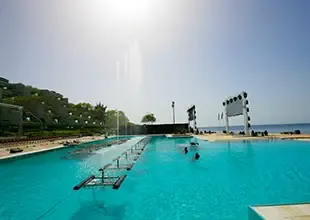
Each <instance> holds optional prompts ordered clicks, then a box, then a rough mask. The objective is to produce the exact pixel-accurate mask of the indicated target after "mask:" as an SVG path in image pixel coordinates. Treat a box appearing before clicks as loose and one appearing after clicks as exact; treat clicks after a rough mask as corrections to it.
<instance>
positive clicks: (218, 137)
mask: <svg viewBox="0 0 310 220" xmlns="http://www.w3.org/2000/svg"><path fill="white" fill-rule="evenodd" d="M194 137H196V138H199V139H201V140H206V141H242V140H270V139H280V140H285V139H293V140H302V141H310V134H292V135H289V134H269V135H268V136H264V137H261V136H260V137H252V136H242V135H226V134H202V135H194Z"/></svg>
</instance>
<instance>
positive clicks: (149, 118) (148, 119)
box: [141, 113, 156, 124]
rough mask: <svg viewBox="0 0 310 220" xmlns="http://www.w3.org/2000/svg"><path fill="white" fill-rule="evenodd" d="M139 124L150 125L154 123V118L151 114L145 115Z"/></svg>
mask: <svg viewBox="0 0 310 220" xmlns="http://www.w3.org/2000/svg"><path fill="white" fill-rule="evenodd" d="M141 122H142V123H150V124H152V123H154V122H156V117H155V115H154V114H153V113H149V114H146V115H144V116H143V118H142V120H141Z"/></svg>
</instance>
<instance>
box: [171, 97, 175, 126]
mask: <svg viewBox="0 0 310 220" xmlns="http://www.w3.org/2000/svg"><path fill="white" fill-rule="evenodd" d="M171 107H172V116H173V124H175V112H174V101H172V104H171Z"/></svg>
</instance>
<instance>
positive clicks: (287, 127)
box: [198, 123, 310, 134]
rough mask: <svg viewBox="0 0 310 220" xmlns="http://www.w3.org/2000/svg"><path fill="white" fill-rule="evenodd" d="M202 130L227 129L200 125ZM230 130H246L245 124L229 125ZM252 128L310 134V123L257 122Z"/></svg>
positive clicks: (223, 126) (255, 129) (273, 131)
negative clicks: (297, 131) (298, 131)
mask: <svg viewBox="0 0 310 220" xmlns="http://www.w3.org/2000/svg"><path fill="white" fill-rule="evenodd" d="M198 128H199V130H201V131H209V130H210V131H216V132H219V131H223V130H225V129H226V126H225V125H221V126H203V127H198ZM229 130H230V131H233V132H239V131H242V130H244V125H231V126H229ZM250 130H254V131H265V130H267V131H268V132H269V133H281V132H289V131H294V130H300V131H301V133H308V134H310V123H290V124H256V125H251V128H250Z"/></svg>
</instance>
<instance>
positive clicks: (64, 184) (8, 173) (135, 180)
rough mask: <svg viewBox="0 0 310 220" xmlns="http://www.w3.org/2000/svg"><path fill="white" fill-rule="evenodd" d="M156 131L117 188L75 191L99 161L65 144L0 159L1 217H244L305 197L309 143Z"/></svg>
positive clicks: (309, 183)
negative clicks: (254, 208)
mask: <svg viewBox="0 0 310 220" xmlns="http://www.w3.org/2000/svg"><path fill="white" fill-rule="evenodd" d="M190 140H191V139H184V138H169V139H168V138H153V139H152V141H151V142H150V144H149V145H148V146H147V148H146V150H145V151H144V153H143V154H142V155H141V156H140V158H139V160H138V162H137V163H136V165H135V166H134V168H133V169H132V170H131V171H129V172H127V174H128V176H127V178H126V179H125V181H124V183H123V184H122V186H121V188H120V189H119V190H112V189H111V188H106V189H102V188H99V189H82V190H80V191H77V192H76V191H72V187H73V186H74V185H75V184H76V183H77V182H78V181H79V180H81V179H83V178H85V177H87V176H88V175H89V174H91V173H92V172H95V171H96V170H98V167H99V166H100V165H101V164H102V163H103V161H102V159H101V158H97V159H96V156H94V157H93V158H91V159H87V160H85V159H84V160H61V159H60V157H61V155H63V154H64V153H66V152H67V151H68V150H69V149H63V150H59V151H55V152H51V153H46V154H42V155H39V156H34V157H30V158H26V159H22V160H17V161H13V162H10V163H5V164H0V178H1V182H0V216H1V219H36V218H38V217H39V216H40V215H41V214H42V213H44V212H45V211H47V210H48V209H49V208H51V207H52V206H53V205H54V204H56V203H57V202H59V201H60V200H62V199H64V198H66V199H65V200H64V201H62V203H61V204H59V205H58V206H57V207H56V208H54V209H52V211H51V212H49V213H48V214H47V215H45V216H44V218H43V219H74V220H77V219H99V218H100V219H111V220H112V219H113V220H119V219H124V220H133V219H167V220H170V219H171V220H172V219H241V220H243V219H244V220H245V219H247V207H248V205H262V204H279V203H297V202H298V203H299V202H309V201H310V172H309V170H310V160H309V159H308V158H309V155H310V143H309V142H302V141H273V142H270V141H258V142H230V143H228V142H212V143H209V142H205V141H199V143H200V145H199V147H198V149H196V150H198V151H199V153H200V155H201V157H200V159H199V160H198V161H192V156H193V154H194V153H195V152H196V151H195V150H194V149H193V150H190V151H189V154H187V155H184V154H183V152H182V150H183V148H184V146H185V145H186V144H189V142H190Z"/></svg>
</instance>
